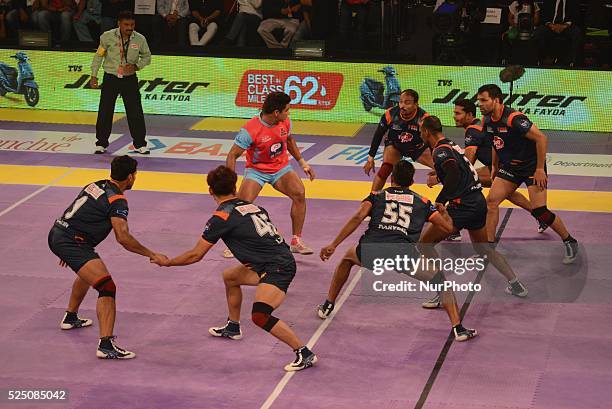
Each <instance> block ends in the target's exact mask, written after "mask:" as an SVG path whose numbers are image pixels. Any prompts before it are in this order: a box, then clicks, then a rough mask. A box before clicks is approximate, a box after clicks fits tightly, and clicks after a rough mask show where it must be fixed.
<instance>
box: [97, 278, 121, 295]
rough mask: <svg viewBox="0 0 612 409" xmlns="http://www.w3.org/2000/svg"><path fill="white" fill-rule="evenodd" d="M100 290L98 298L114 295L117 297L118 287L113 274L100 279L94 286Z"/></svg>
mask: <svg viewBox="0 0 612 409" xmlns="http://www.w3.org/2000/svg"><path fill="white" fill-rule="evenodd" d="M93 287H94V288H95V289H96V290H97V291H98V298H101V297H112V298H115V294H116V293H117V287H115V283H114V282H113V278H112V277H111V276H105V277H102V278H101V279H99V280H98V281H97V282H96V283H95V284H94V286H93Z"/></svg>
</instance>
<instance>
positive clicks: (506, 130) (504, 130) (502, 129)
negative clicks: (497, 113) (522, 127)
mask: <svg viewBox="0 0 612 409" xmlns="http://www.w3.org/2000/svg"><path fill="white" fill-rule="evenodd" d="M497 131H498V132H504V133H506V132H508V128H506V127H505V126H500V127H499V128H497Z"/></svg>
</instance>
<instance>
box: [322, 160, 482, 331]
mask: <svg viewBox="0 0 612 409" xmlns="http://www.w3.org/2000/svg"><path fill="white" fill-rule="evenodd" d="M413 178H414V166H412V164H411V163H410V162H408V161H406V160H401V161H399V162H398V163H396V164H395V166H394V168H393V172H392V176H391V187H389V188H387V189H385V190H383V191H380V192H372V193H371V194H370V195H369V196H368V197H367V198H365V199H364V200H363V202H361V206H360V207H359V210H358V211H357V213H355V214H354V215H353V216H352V217H351V218H350V219H349V221H348V222H347V223H346V225H345V226H344V227H343V228H342V230H341V231H340V233H338V236H337V237H336V238H335V239H334V241H333V242H332V243H331V244H329V245H328V246H325V247H323V248H322V249H321V253H320V256H321V259H322V260H323V261H326V260H328V259H329V258H330V257H331V256H332V255H333V254H334V252H335V251H336V247H338V246H339V245H340V243H342V242H343V241H344V240H345V239H346V238H347V237H348V236H350V235H351V234H352V233H353V232H354V231H355V229H357V227H359V225H360V224H361V222H362V221H363V219H365V218H366V217H367V216H370V217H371V220H370V223H369V225H368V230H367V231H366V232H365V233H364V234H363V235H362V236H361V238H360V239H359V243H358V244H357V245H355V246H352V247H351V248H349V249H348V251H347V252H346V254H345V255H344V257H343V258H342V260H341V261H340V263H338V265H337V266H336V270H335V272H334V276H333V279H332V283H331V285H330V288H329V293H328V295H327V299H326V300H325V301H324V302H323V304H321V305H319V307H318V308H317V314H318V315H319V317H320V318H323V319H325V318H327V317H329V315H330V314H331V312H332V311H333V309H334V305H335V301H336V298H337V297H338V294H339V293H340V290H341V289H342V286H344V284H345V283H346V280H347V279H348V277H349V274H350V271H351V268H352V267H353V266H362V254H361V248H362V245H366V244H368V245H371V244H373V243H380V244H381V246H382V245H385V244H392V243H400V244H406V251H407V252H410V249H411V246H412V245H413V244H414V243H416V242H417V241H418V239H419V236H420V234H421V230H422V229H423V226H424V225H425V223H426V222H427V221H429V222H431V223H432V224H433V225H435V226H439V228H440V229H447V230H450V229H451V228H452V221H451V220H450V218H449V216H448V214H447V213H446V209H445V208H444V206H442V205H438V206H437V207H434V206H433V205H432V204H431V202H430V201H429V200H427V199H426V198H424V197H422V196H420V195H418V194H417V193H415V192H413V191H412V190H410V188H409V187H410V185H412V183H413ZM414 277H415V278H417V279H418V280H421V281H431V282H436V283H441V282H444V275H443V274H442V272H441V271H438V272H436V271H428V270H426V269H422V270H421V271H418V272H416V274H415V275H414ZM442 299H443V301H442V304H443V306H444V308H445V309H446V312H447V313H448V316H449V318H450V321H451V324H452V326H453V333H454V335H455V339H456V340H457V341H466V340H468V339H470V338H472V337H474V336H476V334H477V333H476V330H473V329H467V328H464V327H463V325H461V318H460V316H459V309H458V307H457V302H456V300H455V295H454V293H453V291H452V290H448V291H444V292H443V293H442Z"/></svg>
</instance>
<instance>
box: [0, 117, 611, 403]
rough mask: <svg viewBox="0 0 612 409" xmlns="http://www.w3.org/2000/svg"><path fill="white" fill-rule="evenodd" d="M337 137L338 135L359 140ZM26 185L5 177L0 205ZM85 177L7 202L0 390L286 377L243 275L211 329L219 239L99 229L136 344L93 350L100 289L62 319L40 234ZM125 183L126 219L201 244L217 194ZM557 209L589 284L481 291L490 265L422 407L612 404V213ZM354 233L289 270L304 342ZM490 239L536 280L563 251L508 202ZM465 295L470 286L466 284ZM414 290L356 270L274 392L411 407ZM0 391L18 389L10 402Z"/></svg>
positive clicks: (428, 333)
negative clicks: (367, 282)
mask: <svg viewBox="0 0 612 409" xmlns="http://www.w3.org/2000/svg"><path fill="white" fill-rule="evenodd" d="M53 129H57V126H56V127H55V128H53ZM88 130H90V129H88ZM358 137H359V138H365V137H363V136H358ZM123 138H124V139H125V138H127V137H126V136H124V137H123ZM332 139H333V143H343V142H344V143H353V142H346V141H343V142H342V141H340V142H339V139H338V138H332ZM362 142H363V141H360V143H362ZM119 145H121V143H118V145H117V146H119ZM68 158H70V161H68V160H67V159H68ZM141 162H142V164H143V168H145V169H151V170H164V171H169V170H172V169H174V170H173V171H183V172H192V171H197V170H196V167H197V165H198V164H197V163H196V162H198V161H172V160H168V161H167V162H166V163H162V161H161V160H159V159H157V160H155V159H144V160H142V161H141ZM0 163H19V164H44V165H64V166H83V167H105V166H106V165H105V163H106V162H104V160H103V159H102V158H99V157H94V156H90V155H43V154H20V155H17V154H14V153H11V154H8V153H6V152H0ZM209 165H210V164H206V166H207V167H208V166H209ZM200 166H201V164H200ZM359 173H360V170H359V169H358V168H350V169H348V168H347V169H343V171H342V172H341V173H337V172H336V171H335V169H333V168H331V167H330V168H327V169H323V170H322V174H323V175H324V177H325V175H335V176H334V177H335V178H342V177H346V178H350V179H353V180H354V179H360V180H361V175H360V174H359ZM555 179H557V180H558V181H557V182H555V183H558V184H559V185H558V186H559V188H560V187H561V186H563V187H564V188H568V189H576V188H580V189H596V190H605V191H608V190H610V184H609V182H608V180H607V179H606V178H587V177H574V178H561V177H559V176H557V177H556V178H555ZM596 186H599V188H598V187H596ZM36 189H37V187H36V186H19V185H0V211H2V210H3V209H5V208H7V207H8V206H10V205H12V204H13V203H15V202H17V201H18V200H20V199H22V198H23V197H25V196H27V195H28V194H30V193H32V192H34V191H35V190H36ZM77 191H78V189H74V188H57V187H53V188H49V189H47V190H45V191H43V192H42V193H40V194H38V195H36V196H34V197H33V198H32V199H30V200H28V201H27V202H25V203H23V204H21V205H19V206H17V207H16V208H15V209H13V210H12V211H10V212H8V213H7V214H5V215H3V216H0V259H1V260H2V262H1V266H0V279H1V280H2V285H0V308H1V310H0V311H1V312H2V314H0V351H1V352H0V368H2V371H0V389H3V388H4V389H8V388H18V389H25V388H37V389H41V388H44V389H53V388H61V389H68V391H69V400H68V401H67V402H66V403H64V404H40V405H33V404H32V405H30V404H19V405H18V406H16V407H18V408H54V407H58V408H59V407H62V408H63V407H66V408H100V409H102V408H258V407H260V406H261V405H262V404H263V403H264V401H266V399H267V398H268V396H269V395H270V394H271V393H272V391H273V390H274V388H275V387H276V385H277V383H278V382H279V381H280V380H281V379H282V378H283V375H284V372H283V370H282V367H283V366H284V365H285V364H286V363H287V362H289V361H290V360H292V359H293V354H292V352H291V351H290V350H289V348H288V347H286V346H285V345H284V344H281V343H280V342H278V341H276V340H275V339H274V338H273V337H271V336H270V335H268V334H266V333H265V332H263V331H261V330H259V329H258V328H256V327H255V326H254V324H252V323H251V322H250V305H251V302H252V297H253V289H252V288H247V289H244V300H243V317H242V322H243V331H244V338H243V339H242V340H240V341H229V340H225V339H217V338H213V337H210V336H209V335H208V328H209V327H210V326H214V325H218V324H221V323H223V322H224V320H225V317H226V316H227V311H226V305H225V297H224V295H225V293H224V286H223V282H222V279H221V272H222V271H223V269H224V268H225V267H227V266H230V265H232V264H235V263H236V262H235V261H232V260H230V261H228V260H226V259H223V258H222V257H221V252H222V250H223V246H222V244H219V245H217V246H216V247H215V248H214V249H213V250H212V252H211V253H210V254H209V255H208V256H207V257H206V258H205V260H203V261H202V262H200V263H198V264H195V265H192V266H187V267H176V268H171V269H165V268H159V267H156V266H153V265H151V264H150V263H149V262H148V260H146V259H144V258H142V257H139V256H137V255H134V254H131V253H127V252H126V251H124V250H123V249H122V248H121V247H120V246H119V245H118V244H117V243H116V242H115V241H114V239H113V237H112V235H111V236H110V237H109V238H108V240H107V241H105V242H104V243H103V244H101V245H100V246H99V248H98V250H99V253H100V254H101V256H102V258H103V260H104V261H105V263H106V264H107V266H108V268H109V270H110V271H111V273H112V274H113V277H114V279H115V282H116V283H117V288H118V291H117V294H118V295H117V309H118V314H117V324H116V331H115V332H116V334H117V336H118V343H119V345H122V346H125V347H126V348H128V349H131V350H133V351H135V352H136V353H137V354H138V357H137V358H136V359H135V360H132V361H129V362H112V361H110V362H109V361H100V360H98V359H96V357H95V356H94V354H95V347H96V341H97V336H98V333H97V331H98V326H97V322H96V321H95V301H96V294H95V293H94V292H93V291H92V292H91V293H90V294H88V296H87V298H86V299H85V302H84V303H83V306H82V308H81V315H83V316H86V317H89V318H92V319H94V326H93V327H91V328H87V329H83V330H78V331H68V332H66V331H60V330H59V328H58V326H59V320H60V318H61V316H62V314H63V311H64V308H65V304H66V302H67V298H68V295H69V289H70V285H71V283H72V280H73V277H74V275H73V273H72V272H71V271H70V270H68V269H62V268H60V267H59V266H58V264H57V259H56V258H55V256H53V255H52V254H51V253H50V252H49V250H48V249H47V244H46V241H47V233H48V230H49V227H50V225H51V223H52V221H53V219H54V218H55V217H56V216H57V215H58V214H59V213H60V212H61V211H62V210H63V209H64V208H65V207H66V205H67V204H68V203H69V202H70V201H71V200H72V199H73V197H74V195H75V194H76V192H77ZM127 196H128V199H129V203H130V230H131V231H132V233H133V234H134V235H135V236H136V237H137V238H139V239H140V240H141V241H142V242H143V243H144V244H145V245H147V246H149V247H151V248H153V249H155V250H158V251H161V252H165V253H166V254H168V255H176V254H177V253H178V252H180V251H183V250H185V249H188V248H190V247H191V246H193V244H194V243H195V242H196V241H197V240H198V238H199V235H200V233H201V229H202V227H203V226H204V223H205V221H206V219H207V218H208V216H209V215H210V214H211V212H212V211H213V209H214V208H215V205H214V203H213V201H212V199H211V198H210V197H208V196H204V195H188V194H175V193H154V192H141V191H133V192H128V193H127ZM258 203H259V204H261V205H262V206H264V207H265V208H267V209H268V210H269V212H270V214H271V217H272V220H273V221H274V222H275V224H276V225H277V226H278V227H279V229H280V230H281V232H283V233H284V235H285V237H289V232H290V219H289V209H290V202H289V201H288V200H286V199H276V198H260V199H258ZM357 206H358V203H356V202H347V201H334V200H309V201H308V214H307V224H306V226H305V231H304V238H305V240H306V241H307V243H308V244H309V245H310V246H312V247H313V248H315V249H317V250H318V249H319V248H321V246H323V245H325V244H327V243H328V242H329V241H330V240H331V239H332V238H333V237H334V235H335V234H336V233H337V231H338V230H339V229H340V227H341V226H342V224H343V223H344V222H345V220H346V218H347V217H348V215H349V214H351V213H352V212H353V211H354V210H355V209H356V208H357ZM504 214H505V211H502V214H501V216H502V217H503V216H504ZM559 214H560V215H561V216H562V217H563V218H564V220H565V222H566V224H567V225H568V226H569V227H570V229H571V231H572V232H573V234H574V236H575V237H576V238H578V239H579V240H580V241H581V242H582V243H583V245H584V247H585V248H587V251H588V275H587V276H586V278H585V280H584V283H582V284H584V285H585V286H584V289H585V290H584V294H582V295H581V297H582V298H579V300H578V301H576V302H575V303H562V302H539V303H536V302H529V301H526V302H521V301H512V302H497V301H495V300H490V299H488V298H486V295H487V292H489V293H491V292H498V293H499V292H500V291H501V289H502V288H503V282H502V279H501V278H500V276H499V274H497V273H496V272H495V271H494V270H491V271H489V270H487V272H486V276H485V279H484V280H483V283H485V284H486V286H487V290H486V291H485V292H484V293H483V294H482V295H480V297H481V298H480V300H479V294H476V295H475V297H474V299H473V302H472V304H471V305H470V307H469V309H468V310H467V314H466V317H465V323H466V325H467V326H473V327H475V328H477V329H478V330H479V332H480V334H481V336H480V337H478V338H477V339H475V340H473V341H471V342H468V343H453V344H452V345H451V346H450V348H449V349H448V351H447V354H446V355H445V357H444V362H443V364H442V366H441V367H440V368H439V371H438V372H437V373H436V376H435V379H434V381H433V383H432V384H431V385H430V387H429V389H428V390H429V392H428V394H426V397H425V400H424V404H423V406H422V407H424V408H432V409H434V408H435V409H442V408H445V409H459V408H476V409H502V408H503V409H509V408H521V409H522V408H525V409H527V408H530V409H535V408H538V409H539V408H542V409H553V408H555V409H556V408H562V409H566V408H567V409H574V408H608V407H609V402H610V401H611V400H612V391H611V390H610V387H609V385H611V384H612V375H611V374H610V370H609V368H610V367H611V366H612V353H611V352H610V351H611V349H610V348H609V344H610V341H612V320H610V319H609V317H610V315H611V314H612V302H611V301H612V297H611V296H610V295H609V294H610V292H607V293H606V292H604V293H603V294H602V291H599V292H598V291H597V290H598V289H600V288H604V289H607V288H610V290H611V291H612V288H611V286H610V283H611V279H610V276H609V271H610V270H609V265H610V263H609V261H610V262H612V256H610V254H609V250H608V248H609V245H608V244H607V242H608V240H607V238H608V234H607V233H606V232H607V231H609V230H610V227H612V222H611V221H610V217H609V214H600V213H579V212H559ZM364 227H365V226H364ZM357 238H358V234H357V233H356V234H355V235H354V236H353V237H352V238H350V239H348V240H347V241H346V242H345V244H344V245H343V246H341V248H339V249H338V250H337V255H336V256H335V257H334V259H332V261H331V262H328V263H323V262H321V261H320V260H319V259H318V257H317V256H316V255H313V256H298V274H297V275H296V278H295V280H294V282H293V284H292V286H291V287H290V290H289V294H288V297H287V299H286V301H285V302H284V303H283V305H282V306H281V307H280V308H279V309H278V310H277V312H275V315H277V316H278V317H280V318H282V319H283V320H285V321H287V322H288V323H289V324H290V325H291V326H292V327H293V328H294V330H295V331H296V333H297V334H298V336H299V337H300V338H301V339H302V340H303V341H304V342H306V341H307V340H308V339H309V338H310V337H311V336H312V335H313V334H314V333H315V331H317V329H318V328H319V326H320V324H321V322H322V321H321V320H320V319H319V318H317V317H316V314H315V308H316V305H317V304H318V303H320V302H321V301H322V300H323V299H324V297H325V295H326V292H327V288H328V285H329V280H330V278H331V274H332V271H333V267H334V265H335V262H337V261H338V259H339V257H340V255H341V254H342V253H343V251H344V250H345V249H346V248H347V247H348V246H349V245H351V244H353V243H354V242H355V240H357ZM499 248H500V250H501V251H502V252H503V253H505V254H507V255H509V256H511V263H512V265H513V267H514V268H515V270H516V271H517V273H518V274H520V275H521V277H522V278H523V279H524V280H525V282H526V283H528V284H529V285H530V286H531V288H534V289H536V290H537V289H540V288H543V287H542V280H543V278H542V277H544V276H547V274H548V273H549V272H547V271H545V270H542V268H541V267H542V265H544V264H545V261H546V260H549V259H553V258H554V257H557V258H558V259H560V257H561V254H562V248H561V246H560V242H559V241H558V239H557V238H556V237H555V235H554V234H553V233H550V232H547V233H545V234H543V235H537V233H535V225H534V222H533V220H532V219H531V218H530V217H529V216H528V215H527V214H526V213H525V212H523V211H521V210H514V211H513V212H512V213H511V215H510V217H509V219H508V220H507V225H506V227H505V230H504V231H503V234H502V236H501V242H500V247H499ZM517 249H518V250H517ZM519 250H520V252H521V254H518V255H517V254H516V253H517V252H518V251H519ZM555 252H559V253H555ZM491 269H492V268H491ZM567 279H568V280H571V279H576V277H567ZM362 280H363V278H362ZM568 282H569V281H568ZM585 283H586V284H585ZM559 288H560V289H559V291H565V290H567V288H565V289H564V288H563V287H559ZM534 291H535V290H534ZM534 295H535V294H534ZM420 296H421V297H423V299H424V297H425V295H423V294H421V295H420ZM459 298H460V301H461V302H462V301H463V299H464V298H465V297H461V296H460V297H459ZM420 301H421V299H413V300H411V301H410V302H406V300H404V299H402V298H400V297H394V296H393V295H385V296H378V297H377V296H375V295H373V294H372V292H371V291H366V289H365V288H364V287H363V286H361V285H359V284H358V285H357V286H356V287H355V289H354V291H353V292H352V294H351V295H350V296H349V297H348V299H347V301H346V303H345V304H344V305H343V306H342V308H341V310H340V311H339V313H338V315H337V316H336V317H335V318H334V320H333V322H332V323H331V325H330V326H329V327H328V328H327V329H326V330H325V332H323V334H322V335H321V337H320V339H319V340H318V342H317V343H316V345H315V347H314V350H315V351H316V352H317V354H318V355H319V358H320V361H319V364H318V365H317V367H315V368H313V369H310V370H307V371H304V372H302V373H298V374H296V375H295V376H294V377H293V378H292V379H291V380H290V381H289V382H288V384H287V385H286V387H285V388H284V390H283V391H282V392H281V393H280V395H278V397H277V399H276V401H275V402H274V404H273V405H272V407H274V408H372V407H381V408H412V407H415V405H417V402H418V401H419V399H420V398H421V397H422V396H423V390H424V388H425V387H426V385H427V382H428V380H431V374H432V370H433V369H434V365H435V363H436V360H437V359H438V357H439V355H440V352H441V351H442V350H443V348H444V345H445V342H446V339H447V336H448V333H449V331H448V330H449V326H448V320H447V317H446V315H445V314H444V312H442V311H426V310H423V309H421V308H420V306H419V302H420ZM460 305H461V304H460ZM3 407H11V408H12V407H13V406H11V405H10V404H8V403H7V402H2V403H0V408H3Z"/></svg>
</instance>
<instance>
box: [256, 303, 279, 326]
mask: <svg viewBox="0 0 612 409" xmlns="http://www.w3.org/2000/svg"><path fill="white" fill-rule="evenodd" d="M272 311H274V308H272V306H271V305H268V304H266V303H265V302H256V303H253V312H252V313H251V318H252V320H253V322H254V323H255V325H257V326H258V327H260V328H263V329H264V330H266V331H268V332H270V331H271V330H272V328H274V326H275V325H276V323H277V322H278V318H276V317H273V316H272Z"/></svg>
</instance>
